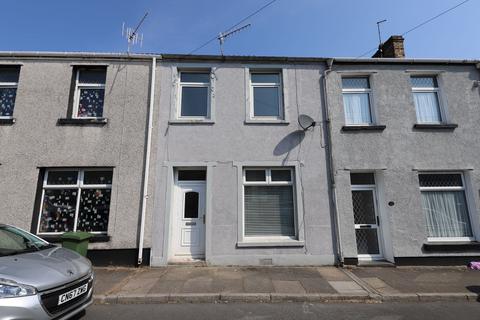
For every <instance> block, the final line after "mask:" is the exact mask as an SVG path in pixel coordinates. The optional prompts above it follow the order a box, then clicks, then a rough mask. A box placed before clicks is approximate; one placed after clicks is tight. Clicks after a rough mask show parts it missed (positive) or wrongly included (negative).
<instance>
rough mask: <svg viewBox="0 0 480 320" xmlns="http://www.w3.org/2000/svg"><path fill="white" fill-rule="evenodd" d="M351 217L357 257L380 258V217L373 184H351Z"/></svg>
mask: <svg viewBox="0 0 480 320" xmlns="http://www.w3.org/2000/svg"><path fill="white" fill-rule="evenodd" d="M352 204H353V217H354V223H355V237H356V240H357V252H358V258H359V259H362V260H378V259H382V258H383V255H382V246H381V240H380V239H381V238H380V237H381V231H380V228H379V224H380V219H379V217H378V213H377V202H376V194H375V187H374V186H352Z"/></svg>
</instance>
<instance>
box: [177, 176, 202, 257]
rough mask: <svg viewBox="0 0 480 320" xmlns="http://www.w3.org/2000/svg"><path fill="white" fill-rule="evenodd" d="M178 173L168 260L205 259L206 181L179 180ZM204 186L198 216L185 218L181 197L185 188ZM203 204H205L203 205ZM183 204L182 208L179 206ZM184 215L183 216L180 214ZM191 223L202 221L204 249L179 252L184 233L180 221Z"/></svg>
mask: <svg viewBox="0 0 480 320" xmlns="http://www.w3.org/2000/svg"><path fill="white" fill-rule="evenodd" d="M177 177H178V175H177V173H176V172H175V179H174V185H173V195H172V205H171V207H170V209H171V210H170V211H171V213H170V217H171V223H170V226H171V227H170V239H169V250H168V251H169V254H168V260H169V261H170V262H172V261H191V260H198V259H202V260H203V259H205V249H206V239H205V238H206V217H205V215H206V200H207V199H206V198H207V197H206V189H207V185H206V181H205V180H203V181H178V179H177ZM199 187H200V188H203V192H201V195H200V196H201V197H202V196H203V200H202V199H199V208H198V210H199V213H198V218H195V219H189V218H183V209H184V207H183V205H184V203H183V197H182V198H180V196H181V195H183V190H184V189H187V190H188V189H189V188H192V189H195V188H197V189H198V188H199ZM202 204H203V205H202ZM179 206H181V208H180V207H179ZM180 215H182V217H181V216H180ZM181 222H184V223H191V222H196V223H197V225H198V224H199V223H200V224H201V226H202V227H203V228H202V230H201V232H200V235H199V236H200V238H199V240H200V243H201V249H202V247H203V250H201V252H199V253H193V254H187V253H180V254H178V245H179V243H178V241H180V240H181V237H182V234H181V231H180V227H181V225H180V223H181Z"/></svg>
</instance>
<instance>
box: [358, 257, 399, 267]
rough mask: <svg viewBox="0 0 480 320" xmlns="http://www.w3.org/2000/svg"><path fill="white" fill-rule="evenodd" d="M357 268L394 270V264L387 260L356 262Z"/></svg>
mask: <svg viewBox="0 0 480 320" xmlns="http://www.w3.org/2000/svg"><path fill="white" fill-rule="evenodd" d="M358 266H359V267H391V268H394V267H395V264H393V263H391V262H390V261H387V260H383V259H381V260H360V259H359V260H358Z"/></svg>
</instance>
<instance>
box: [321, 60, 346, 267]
mask: <svg viewBox="0 0 480 320" xmlns="http://www.w3.org/2000/svg"><path fill="white" fill-rule="evenodd" d="M333 63H334V59H328V60H326V61H325V65H326V66H327V68H326V69H325V71H323V77H322V80H323V86H322V87H323V105H324V117H325V126H326V129H325V138H326V140H327V142H326V145H325V146H326V151H327V161H328V173H329V179H328V180H329V181H328V182H329V185H330V188H329V189H330V190H331V191H330V192H329V196H330V206H331V212H332V216H333V229H334V233H335V249H336V251H337V252H336V253H337V254H336V259H337V265H343V252H342V246H341V233H340V219H339V216H338V209H337V187H336V183H335V164H334V161H333V150H332V126H331V120H330V112H329V108H328V90H327V77H328V74H329V73H330V72H331V71H332V66H333Z"/></svg>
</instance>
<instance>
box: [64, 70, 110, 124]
mask: <svg viewBox="0 0 480 320" xmlns="http://www.w3.org/2000/svg"><path fill="white" fill-rule="evenodd" d="M106 75H107V70H106V68H78V69H77V71H76V78H75V93H74V94H75V96H74V106H73V114H72V117H73V118H93V119H95V118H102V117H103V104H104V96H105V79H106Z"/></svg>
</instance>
